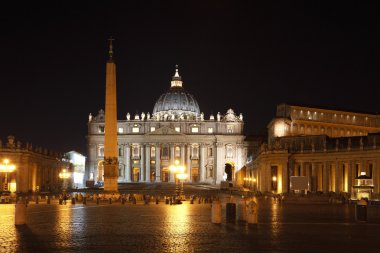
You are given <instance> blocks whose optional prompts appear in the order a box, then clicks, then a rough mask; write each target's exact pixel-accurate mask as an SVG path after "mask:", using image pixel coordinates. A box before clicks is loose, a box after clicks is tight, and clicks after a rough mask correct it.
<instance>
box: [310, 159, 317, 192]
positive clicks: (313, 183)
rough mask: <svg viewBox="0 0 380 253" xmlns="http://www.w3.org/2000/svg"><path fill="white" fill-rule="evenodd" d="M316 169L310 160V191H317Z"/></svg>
mask: <svg viewBox="0 0 380 253" xmlns="http://www.w3.org/2000/svg"><path fill="white" fill-rule="evenodd" d="M317 185H318V182H317V171H316V167H315V163H314V162H311V189H310V190H311V192H316V191H317Z"/></svg>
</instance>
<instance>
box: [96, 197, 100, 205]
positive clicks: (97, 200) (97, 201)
mask: <svg viewBox="0 0 380 253" xmlns="http://www.w3.org/2000/svg"><path fill="white" fill-rule="evenodd" d="M96 204H97V205H99V197H98V198H96Z"/></svg>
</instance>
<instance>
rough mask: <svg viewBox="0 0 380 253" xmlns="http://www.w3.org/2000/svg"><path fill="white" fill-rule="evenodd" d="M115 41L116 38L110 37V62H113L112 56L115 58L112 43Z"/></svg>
mask: <svg viewBox="0 0 380 253" xmlns="http://www.w3.org/2000/svg"><path fill="white" fill-rule="evenodd" d="M113 40H115V39H114V38H112V36H110V38H109V39H108V41H109V42H110V48H109V51H108V54H109V57H110V61H112V56H113V47H112V41H113Z"/></svg>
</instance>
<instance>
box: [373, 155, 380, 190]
mask: <svg viewBox="0 0 380 253" xmlns="http://www.w3.org/2000/svg"><path fill="white" fill-rule="evenodd" d="M378 162H379V161H378V160H376V159H375V160H374V161H373V169H372V179H373V186H374V188H373V192H374V193H375V194H376V193H377V194H379V174H380V173H379V167H378Z"/></svg>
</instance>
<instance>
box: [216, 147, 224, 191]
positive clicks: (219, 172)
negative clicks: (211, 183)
mask: <svg viewBox="0 0 380 253" xmlns="http://www.w3.org/2000/svg"><path fill="white" fill-rule="evenodd" d="M223 147H224V145H223V143H220V142H218V143H216V164H214V169H215V170H216V183H217V184H220V182H221V181H223V180H224V179H223V175H224V169H225V168H224V164H223V160H224V156H223V153H224V152H223Z"/></svg>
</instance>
